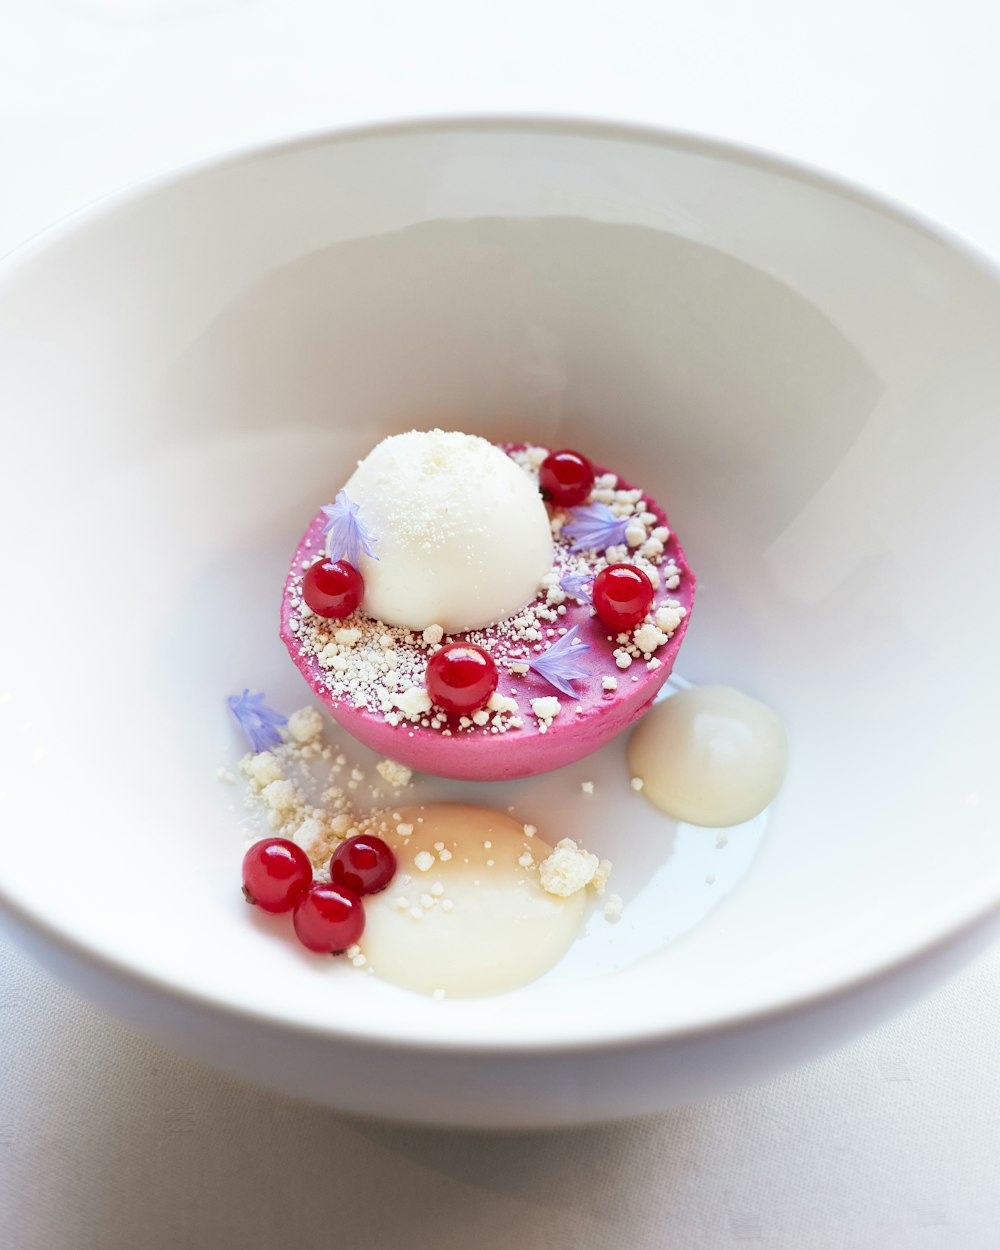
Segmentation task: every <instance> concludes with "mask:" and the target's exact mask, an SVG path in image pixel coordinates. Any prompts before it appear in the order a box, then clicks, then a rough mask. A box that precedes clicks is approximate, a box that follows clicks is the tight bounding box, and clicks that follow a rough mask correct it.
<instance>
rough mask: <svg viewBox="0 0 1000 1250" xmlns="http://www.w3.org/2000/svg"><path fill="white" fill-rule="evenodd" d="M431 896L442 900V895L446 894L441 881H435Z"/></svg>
mask: <svg viewBox="0 0 1000 1250" xmlns="http://www.w3.org/2000/svg"><path fill="white" fill-rule="evenodd" d="M431 894H433V895H434V897H435V898H440V897H441V895H442V894H444V886H443V885H442V884H441V882H440V881H435V882H434V884H433V885H432V886H431Z"/></svg>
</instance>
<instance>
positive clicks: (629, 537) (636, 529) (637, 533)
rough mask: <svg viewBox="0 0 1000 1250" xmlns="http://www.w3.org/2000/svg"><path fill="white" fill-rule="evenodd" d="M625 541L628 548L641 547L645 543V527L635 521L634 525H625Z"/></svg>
mask: <svg viewBox="0 0 1000 1250" xmlns="http://www.w3.org/2000/svg"><path fill="white" fill-rule="evenodd" d="M625 541H626V542H627V543H628V545H629V546H630V547H641V546H642V544H643V543H644V542H645V541H646V527H645V525H643V524H642V522H641V521H635V522H634V523H632V524H630V525H627V526H626V527H625Z"/></svg>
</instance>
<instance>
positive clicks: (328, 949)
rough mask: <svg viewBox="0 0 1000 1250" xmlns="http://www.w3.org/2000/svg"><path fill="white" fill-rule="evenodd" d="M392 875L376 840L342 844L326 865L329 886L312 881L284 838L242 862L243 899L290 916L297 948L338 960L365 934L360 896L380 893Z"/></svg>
mask: <svg viewBox="0 0 1000 1250" xmlns="http://www.w3.org/2000/svg"><path fill="white" fill-rule="evenodd" d="M395 873H396V856H395V855H394V854H393V852H392V848H391V847H390V846H388V845H387V844H386V843H385V842H383V841H382V839H381V838H376V837H369V836H367V835H365V834H361V835H359V836H358V837H354V838H348V839H347V841H346V842H342V843H341V844H340V846H338V847H337V849H336V850H335V851H334V853H333V856H332V858H331V859H330V880H329V882H325V881H314V880H313V870H312V864H311V863H310V862H309V856H308V855H307V854H306V853H305V851H304V850H303V849H302V847H301V846H297V845H296V843H294V842H290V841H289V840H288V839H287V838H264V839H263V840H262V841H260V842H255V843H254V844H253V846H251V847H250V849H249V850H248V851H247V853H246V855H245V856H244V857H243V897H244V898H245V899H246V900H247V902H248V903H254V904H256V906H258V907H261V908H263V909H264V911H270V912H287V911H290V912H292V923H293V925H294V927H295V935H296V937H297V938H298V939H299V941H300V942H301V943H302V945H303V946H308V948H309V949H310V950H311V951H318V952H319V953H320V954H324V955H339V954H340V953H341V952H342V951H345V950H347V949H348V947H351V946H354V945H355V943H356V942H358V941H359V940H360V938H361V935H362V933H363V932H364V929H365V908H364V903H363V902H362V901H361V900H362V898H363V896H364V895H366V894H377V893H378V892H379V890H384V889H385V887H386V886H387V885H388V884H389V882H390V881H391V880H392V878H393V877H394V876H395Z"/></svg>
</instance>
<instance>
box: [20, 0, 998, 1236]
mask: <svg viewBox="0 0 1000 1250" xmlns="http://www.w3.org/2000/svg"><path fill="white" fill-rule="evenodd" d="M998 53H1000V6H997V5H996V4H995V3H994V2H993V0H949V2H948V3H934V4H931V3H927V2H926V0H909V2H906V0H867V2H864V3H862V2H859V0H838V2H837V3H835V4H832V3H831V4H825V5H823V6H822V7H821V8H820V6H816V5H814V4H811V3H807V2H806V0H753V2H751V0H746V2H740V0H715V2H714V3H713V2H712V0H702V3H700V4H696V3H694V0H689V2H688V3H687V4H684V5H680V4H674V3H669V2H668V0H664V2H661V3H655V2H653V0H649V2H645V3H643V2H640V0H614V3H612V2H611V0H567V2H553V0H550V2H548V3H546V0H504V2H503V3H491V4H486V3H482V2H479V3H477V0H452V2H449V0H355V3H353V4H346V3H342V2H340V0H326V2H325V3H324V2H321V0H20V2H15V0H0V252H2V251H5V250H7V249H8V248H9V247H12V246H14V245H16V244H17V243H18V242H20V241H21V240H23V239H24V238H26V237H27V236H29V235H30V234H32V233H33V232H35V231H36V230H37V229H39V228H40V227H42V226H44V225H46V224H47V223H49V222H51V221H52V220H54V219H56V218H58V217H60V216H61V215H63V214H64V213H67V212H70V211H72V210H73V209H75V208H77V207H79V206H80V205H82V204H84V203H86V202H87V201H89V200H91V199H94V198H96V197H98V196H100V195H103V194H105V193H106V192H108V191H110V190H113V189H115V188H117V187H119V186H121V185H122V184H124V183H128V182H132V181H135V180H137V179H142V178H145V177H146V176H148V175H151V174H155V173H159V172H161V171H163V170H166V169H169V168H171V167H174V166H176V165H178V164H182V163H186V162H188V161H190V160H192V159H197V158H201V157H204V156H208V155H211V154H213V153H216V152H219V151H222V150H225V149H230V148H232V147H235V146H240V145H244V144H247V143H251V142H254V141H257V140H259V139H262V138H269V137H277V136H281V135H285V134H288V133H291V132H294V131H301V130H311V129H318V128H321V127H324V126H327V125H330V124H336V123H345V122H354V121H361V120H372V119H377V118H386V117H399V116H412V115H417V114H432V113H439V112H449V111H487V110H496V109H502V110H506V111H518V112H536V111H542V112H556V113H577V114H586V115H599V116H611V117H616V118H624V119H628V120H633V121H644V122H651V123H657V124H663V125H669V126H673V127H678V128H681V129H690V130H695V131H703V132H707V133H710V134H714V135H718V136H723V137H726V138H731V139H736V140H741V141H744V142H749V143H752V144H755V145H758V146H762V147H766V148H771V149H773V150H775V151H777V152H780V153H783V154H786V155H790V156H793V157H798V158H800V159H803V160H806V161H808V162H810V163H813V164H817V165H820V166H825V167H826V168H828V169H830V170H832V171H834V172H837V173H840V174H843V175H847V176H849V177H851V178H854V179H857V180H859V181H861V182H864V183H867V184H868V185H870V186H872V187H874V188H876V189H878V190H880V191H882V192H885V193H888V194H889V195H891V196H894V197H896V198H898V199H900V200H903V201H905V202H908V203H910V204H912V205H913V206H915V207H917V208H919V209H920V210H921V211H923V212H924V213H925V214H927V215H929V216H931V217H934V218H937V219H938V220H939V221H941V222H943V223H944V224H946V225H948V226H949V227H951V228H952V229H953V230H957V231H958V232H960V233H962V234H964V235H966V236H967V237H968V238H969V239H970V240H971V241H972V242H974V243H976V244H978V245H979V246H980V247H981V248H983V249H985V250H986V251H989V252H992V254H993V255H994V256H998V257H1000V159H998V158H1000V137H998V131H1000V126H998V122H1000V73H998V70H997V60H998ZM998 350H1000V345H998ZM7 415H8V414H4V416H5V417H6V416H7ZM56 715H58V713H57V711H56ZM30 832H31V831H26V837H28V838H30ZM60 870H62V871H71V870H72V829H68V830H67V838H66V854H65V856H64V858H63V862H62V863H61V865H60ZM998 1002H1000V949H994V950H992V951H991V952H989V953H988V954H987V955H986V956H984V957H982V958H981V959H980V960H979V961H978V963H977V964H976V965H974V966H973V967H972V968H970V969H969V970H968V971H967V972H966V973H965V974H964V975H963V976H961V977H960V978H958V979H957V980H956V981H954V982H953V983H952V984H950V985H949V986H947V987H946V988H945V989H943V990H942V991H940V992H939V993H938V994H937V995H935V996H934V997H933V998H931V999H929V1000H927V1001H925V1002H924V1003H922V1004H920V1005H919V1006H917V1007H916V1008H914V1009H913V1010H912V1011H910V1012H909V1013H908V1014H907V1015H906V1016H904V1017H902V1018H900V1019H898V1020H896V1021H894V1022H893V1023H892V1024H891V1025H888V1026H886V1027H884V1028H882V1029H881V1030H879V1031H877V1032H875V1033H873V1034H870V1035H869V1036H868V1037H866V1038H864V1039H863V1040H861V1041H859V1042H858V1043H856V1044H855V1045H853V1046H851V1047H849V1048H846V1049H843V1050H841V1051H839V1052H838V1053H836V1054H834V1055H833V1056H831V1057H829V1058H826V1059H823V1060H821V1061H818V1062H816V1063H814V1064H812V1065H810V1066H809V1067H806V1068H803V1069H800V1070H799V1071H797V1072H795V1073H792V1074H790V1075H788V1076H787V1077H784V1078H782V1079H780V1080H776V1081H773V1082H771V1083H769V1084H766V1085H763V1086H759V1087H757V1088H755V1089H752V1090H748V1091H746V1092H745V1093H743V1094H740V1095H738V1096H736V1097H731V1098H727V1099H725V1100H722V1101H719V1102H715V1103H710V1104H706V1105H702V1106H699V1107H694V1108H691V1109H689V1110H686V1111H682V1112H678V1113H675V1114H673V1115H669V1116H663V1117H659V1118H657V1119H653V1120H649V1121H645V1122H642V1123H636V1124H629V1125H626V1126H619V1127H615V1128H599V1129H588V1130H583V1131H575V1132H560V1133H556V1134H540V1135H515V1136H499V1135H493V1134H481V1135H472V1134H461V1135H455V1134H441V1133H431V1132H426V1131H423V1130H419V1129H405V1130H404V1129H399V1128H390V1127H385V1126H377V1125H364V1124H359V1123H349V1122H346V1121H344V1120H341V1119H339V1118H338V1117H336V1116H334V1115H332V1114H331V1113H328V1112H325V1111H321V1110H317V1109H313V1108H309V1107H304V1106H299V1105H297V1104H294V1103H290V1102H285V1101H283V1100H281V1099H278V1098H274V1097H272V1096H270V1095H267V1094H263V1093H260V1092H258V1091H256V1090H254V1089H252V1088H249V1087H246V1086H243V1085H240V1084H238V1083H235V1082H232V1081H229V1080H227V1079H224V1078H221V1077H218V1076H216V1075H214V1074H212V1073H210V1072H208V1071H205V1070H203V1069H200V1068H197V1067H194V1066H193V1065H190V1064H188V1063H186V1062H184V1061H182V1060H180V1059H178V1058H176V1057H174V1056H173V1055H172V1054H169V1053H167V1052H165V1051H163V1050H161V1049H159V1048H158V1047H156V1046H154V1045H151V1044H150V1043H148V1042H146V1041H145V1040H142V1039H140V1038H138V1037H136V1036H134V1035H133V1034H131V1033H129V1032H127V1031H126V1030H125V1029H123V1028H122V1027H121V1026H119V1025H118V1024H117V1023H116V1022H114V1021H112V1020H110V1019H108V1018H106V1017H104V1016H103V1015H101V1014H99V1013H97V1012H96V1011H94V1010H93V1009H92V1008H90V1007H89V1006H87V1005H85V1004H83V1003H82V1002H80V1001H79V1000H78V999H77V998H76V997H75V996H74V995H73V994H72V993H70V992H69V991H68V990H66V989H64V988H62V987H61V986H59V985H57V984H55V983H54V982H53V981H52V980H51V979H50V978H49V977H48V976H47V975H46V974H45V973H43V972H41V971H40V970H38V969H37V968H35V967H34V966H32V965H31V964H30V963H28V962H27V960H25V958H24V957H23V956H22V955H20V954H19V953H18V952H17V951H16V950H15V949H14V948H12V947H8V946H6V945H0V1047H2V1050H0V1247H3V1250H146V1248H149V1250H184V1248H186V1247H202V1246H204V1247H212V1248H213V1250H214V1248H218V1250H230V1248H233V1250H235V1248H236V1247H240V1248H241V1250H242V1248H244V1247H257V1246H262V1247H269V1248H271V1247H273V1248H275V1250H279V1248H280V1250H284V1247H286V1246H287V1247H289V1248H291V1250H311V1248H312V1247H320V1246H323V1247H326V1246H336V1247H338V1250H397V1248H402V1250H431V1248H432V1247H433V1248H434V1250H469V1248H470V1247H475V1250H511V1248H512V1247H516V1248H517V1250H536V1248H537V1250H542V1248H543V1247H544V1250H604V1248H605V1247H608V1248H612V1247H613V1248H615V1250H617V1248H618V1247H627V1248H628V1250H653V1248H655V1250H662V1248H673V1247H680V1248H681V1250H702V1248H707V1250H716V1248H717V1247H729V1246H743V1245H747V1246H761V1247H767V1248H773V1250H779V1248H780V1250H868V1248H871V1250H896V1248H897V1247H898V1248H900V1250H910V1247H913V1248H915V1250H923V1247H933V1248H935V1250H938V1248H946V1250H995V1248H996V1247H997V1246H998V1245H1000V1059H998V1047H997V1042H996V1039H997V1034H998V1027H997V1025H998V1019H997V1017H998V1011H997V1003H998Z"/></svg>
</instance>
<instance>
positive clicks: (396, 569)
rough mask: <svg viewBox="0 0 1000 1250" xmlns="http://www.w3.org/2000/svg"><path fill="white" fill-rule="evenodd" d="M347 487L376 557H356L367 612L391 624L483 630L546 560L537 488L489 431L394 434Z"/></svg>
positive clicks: (538, 575) (548, 548)
mask: <svg viewBox="0 0 1000 1250" xmlns="http://www.w3.org/2000/svg"><path fill="white" fill-rule="evenodd" d="M345 491H346V493H347V495H348V496H349V498H350V499H351V500H352V502H354V503H357V504H358V505H359V506H360V508H359V516H360V518H361V519H362V520H363V522H364V525H365V528H366V530H367V531H368V533H369V534H370V535H371V536H372V538H373V539H374V550H375V553H376V555H377V556H378V559H377V560H375V559H372V558H370V557H368V556H362V557H361V561H360V569H361V573H362V575H363V577H364V579H365V598H364V605H363V606H364V610H365V611H366V612H367V613H368V614H369V616H373V617H375V618H377V619H378V620H382V621H385V622H386V623H387V624H389V625H405V626H408V627H409V628H410V629H418V630H422V629H425V628H426V627H427V626H428V625H440V626H441V627H442V628H443V629H444V631H445V632H446V633H449V634H451V633H458V632H462V631H466V630H470V629H479V628H481V627H483V626H485V625H490V624H492V623H493V622H495V621H498V620H501V619H503V618H504V617H507V616H511V615H513V614H514V613H516V612H517V611H518V610H519V609H520V608H522V607H524V606H525V604H527V603H529V602H530V601H531V600H532V599H533V598H534V597H535V595H536V594H537V592H538V586H539V582H540V581H541V579H542V577H543V576H544V575H545V574H546V573H547V572H549V570H550V568H551V565H552V535H551V531H550V529H549V518H548V513H547V512H546V509H545V505H544V503H543V502H542V499H541V496H540V495H539V493H538V488H537V486H536V485H535V484H534V482H533V481H532V480H531V479H530V478H529V477H528V475H527V474H526V473H525V472H524V471H523V470H522V469H520V468H518V466H517V465H516V464H515V463H514V462H513V460H511V459H510V457H509V456H507V455H506V454H505V453H504V452H503V451H501V450H500V449H499V448H498V447H494V446H493V444H492V443H489V442H487V441H486V439H483V438H478V437H476V436H475V435H471V434H461V433H458V432H457V431H455V432H445V431H443V430H411V431H410V432H409V433H408V434H396V435H393V436H391V437H390V438H386V439H383V440H382V442H381V443H379V444H378V446H377V447H375V448H373V450H372V451H371V452H370V453H369V454H368V455H367V456H366V457H365V458H364V460H362V461H361V463H360V464H359V465H358V467H357V469H356V470H355V472H354V474H353V475H352V477H351V479H350V481H348V483H347V484H346V486H345Z"/></svg>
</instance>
